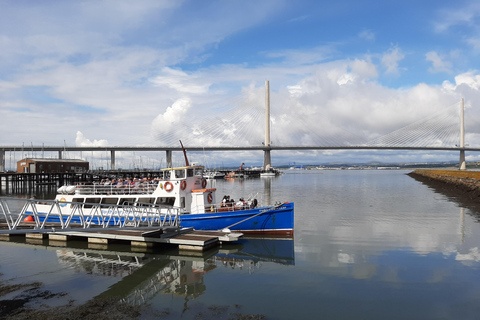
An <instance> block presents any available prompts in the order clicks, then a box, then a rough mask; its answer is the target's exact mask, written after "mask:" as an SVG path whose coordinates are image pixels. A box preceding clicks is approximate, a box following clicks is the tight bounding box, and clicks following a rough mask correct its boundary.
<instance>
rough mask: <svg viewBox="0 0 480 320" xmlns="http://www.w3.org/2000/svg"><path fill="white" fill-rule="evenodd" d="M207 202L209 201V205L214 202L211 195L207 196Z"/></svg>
mask: <svg viewBox="0 0 480 320" xmlns="http://www.w3.org/2000/svg"><path fill="white" fill-rule="evenodd" d="M207 201H208V203H212V201H213V196H212V194H211V193H209V194H208V196H207Z"/></svg>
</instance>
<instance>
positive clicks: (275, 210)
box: [27, 203, 294, 235]
mask: <svg viewBox="0 0 480 320" xmlns="http://www.w3.org/2000/svg"><path fill="white" fill-rule="evenodd" d="M293 208H294V206H293V203H284V204H282V205H280V206H277V207H261V208H255V209H249V210H238V211H227V212H218V213H205V214H183V215H181V216H180V226H181V227H182V228H190V227H192V228H194V229H195V230H222V229H225V228H228V229H230V230H231V231H239V232H242V233H246V234H258V233H260V234H278V235H293V226H294V214H293V211H294V210H293ZM27 214H29V212H27ZM38 217H39V218H40V220H41V221H43V220H44V218H45V216H44V215H42V214H38ZM65 219H67V216H65ZM116 219H117V220H118V218H116ZM47 222H60V220H59V218H58V217H49V218H48V219H47ZM71 222H73V223H79V222H80V218H79V217H72V221H71ZM92 223H94V224H100V223H101V221H100V220H99V219H98V218H97V217H93V218H92ZM109 224H112V225H113V224H114V221H110V223H109Z"/></svg>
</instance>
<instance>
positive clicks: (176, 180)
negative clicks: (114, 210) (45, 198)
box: [56, 166, 216, 214]
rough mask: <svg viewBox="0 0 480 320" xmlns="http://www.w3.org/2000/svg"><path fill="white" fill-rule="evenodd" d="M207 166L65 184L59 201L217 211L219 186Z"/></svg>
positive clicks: (87, 206) (188, 210)
mask: <svg viewBox="0 0 480 320" xmlns="http://www.w3.org/2000/svg"><path fill="white" fill-rule="evenodd" d="M203 171H204V167H203V166H188V167H179V168H167V169H163V170H161V172H160V176H159V177H158V178H155V179H148V178H143V179H138V178H135V179H119V180H118V181H116V180H112V181H104V182H103V183H97V184H92V185H76V186H63V187H61V188H59V189H58V195H57V197H56V200H58V201H60V202H82V203H84V208H86V209H88V208H91V207H92V204H96V203H101V204H114V205H135V206H149V207H153V206H159V207H161V206H174V207H178V208H181V209H182V210H181V211H182V213H183V214H199V213H205V212H211V211H214V207H215V203H216V199H215V191H216V189H215V188H207V180H206V179H205V178H204V177H203Z"/></svg>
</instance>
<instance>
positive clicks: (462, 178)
mask: <svg viewBox="0 0 480 320" xmlns="http://www.w3.org/2000/svg"><path fill="white" fill-rule="evenodd" d="M408 175H409V176H411V177H413V178H415V179H417V180H419V181H422V182H426V183H430V184H432V183H433V184H435V185H436V187H440V188H443V189H449V191H455V192H457V193H459V194H461V195H463V196H467V197H468V198H470V199H478V198H480V171H460V170H458V169H457V170H435V169H417V170H414V171H413V172H410V173H408Z"/></svg>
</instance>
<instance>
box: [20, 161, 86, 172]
mask: <svg viewBox="0 0 480 320" xmlns="http://www.w3.org/2000/svg"><path fill="white" fill-rule="evenodd" d="M89 166H90V164H89V162H88V161H85V160H81V159H35V158H25V159H22V160H20V161H18V162H17V172H18V173H53V172H55V173H64V172H85V171H88V169H89Z"/></svg>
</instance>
